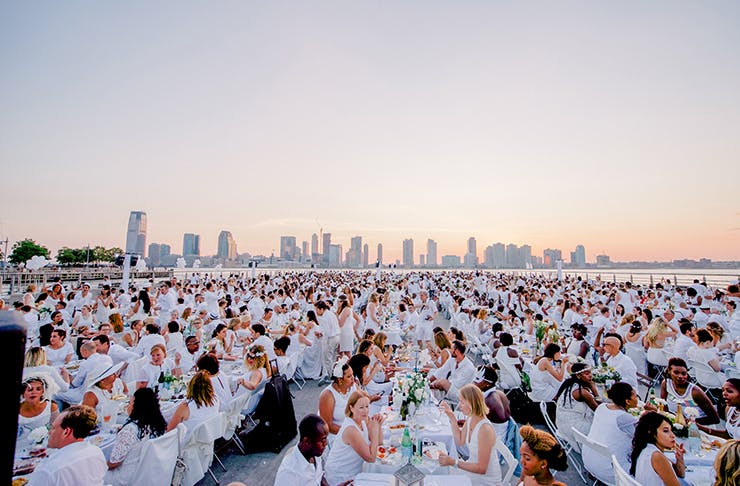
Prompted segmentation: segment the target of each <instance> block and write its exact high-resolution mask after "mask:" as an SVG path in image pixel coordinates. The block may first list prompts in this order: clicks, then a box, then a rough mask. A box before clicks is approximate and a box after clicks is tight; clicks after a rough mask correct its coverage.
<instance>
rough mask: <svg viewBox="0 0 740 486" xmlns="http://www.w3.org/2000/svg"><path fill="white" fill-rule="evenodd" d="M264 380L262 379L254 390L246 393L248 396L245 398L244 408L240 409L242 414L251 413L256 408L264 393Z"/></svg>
mask: <svg viewBox="0 0 740 486" xmlns="http://www.w3.org/2000/svg"><path fill="white" fill-rule="evenodd" d="M266 382H267V380H263V381H262V383H260V386H258V387H257V389H256V390H254V391H253V392H252V393H249V394H246V396H247V397H249V400H247V402H246V403H245V405H244V408H243V409H242V413H244V415H252V414H253V413H254V411H255V410H257V405H258V404H259V403H260V399H261V398H262V395H264V394H265V383H266Z"/></svg>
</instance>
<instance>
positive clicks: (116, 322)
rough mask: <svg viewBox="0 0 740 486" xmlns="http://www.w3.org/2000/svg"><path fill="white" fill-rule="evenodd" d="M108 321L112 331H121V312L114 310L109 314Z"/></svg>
mask: <svg viewBox="0 0 740 486" xmlns="http://www.w3.org/2000/svg"><path fill="white" fill-rule="evenodd" d="M108 322H110V324H111V326H113V332H123V319H121V314H119V313H118V312H114V313H113V314H111V315H109V316H108Z"/></svg>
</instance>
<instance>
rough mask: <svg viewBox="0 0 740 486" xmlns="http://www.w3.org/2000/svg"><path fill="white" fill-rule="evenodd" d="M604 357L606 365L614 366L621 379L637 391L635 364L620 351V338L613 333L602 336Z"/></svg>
mask: <svg viewBox="0 0 740 486" xmlns="http://www.w3.org/2000/svg"><path fill="white" fill-rule="evenodd" d="M604 357H605V358H606V364H607V366H611V367H612V368H614V369H615V370H616V371H617V372H618V373H619V376H620V377H621V379H620V381H623V382H625V383H627V384H629V385H630V386H632V388H634V389H635V391H637V366H635V363H634V361H632V359H631V358H630V357H629V356H627V355H626V354H623V353H622V338H621V337H619V336H618V335H615V334H609V335H608V336H607V337H606V338H604Z"/></svg>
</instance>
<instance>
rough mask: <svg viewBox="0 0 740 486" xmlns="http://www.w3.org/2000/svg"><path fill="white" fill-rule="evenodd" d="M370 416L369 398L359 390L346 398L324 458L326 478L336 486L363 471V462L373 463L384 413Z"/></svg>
mask: <svg viewBox="0 0 740 486" xmlns="http://www.w3.org/2000/svg"><path fill="white" fill-rule="evenodd" d="M369 415H370V401H369V400H368V399H367V397H366V396H364V395H362V394H361V393H360V392H354V393H352V395H350V397H349V399H348V400H347V406H346V408H345V417H346V418H345V419H344V421H343V422H342V426H341V427H340V429H339V430H338V431H337V439H336V440H335V441H334V443H333V445H332V448H331V450H330V451H329V456H328V457H327V459H326V481H327V482H328V483H329V486H338V485H340V484H343V483H345V482H346V481H348V480H351V479H354V477H355V476H357V475H358V474H359V473H361V472H362V465H363V464H364V463H365V462H370V463H373V462H375V458H376V457H377V455H378V447H379V446H380V445H382V444H383V430H382V426H383V420H384V419H383V416H382V415H380V414H376V415H374V416H372V417H370V416H369Z"/></svg>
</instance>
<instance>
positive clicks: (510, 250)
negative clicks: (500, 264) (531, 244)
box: [506, 243, 521, 268]
mask: <svg viewBox="0 0 740 486" xmlns="http://www.w3.org/2000/svg"><path fill="white" fill-rule="evenodd" d="M519 263H520V257H519V247H518V246H516V245H515V244H514V243H509V244H508V245H506V268H519V267H520V266H521V265H520V264H519Z"/></svg>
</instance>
